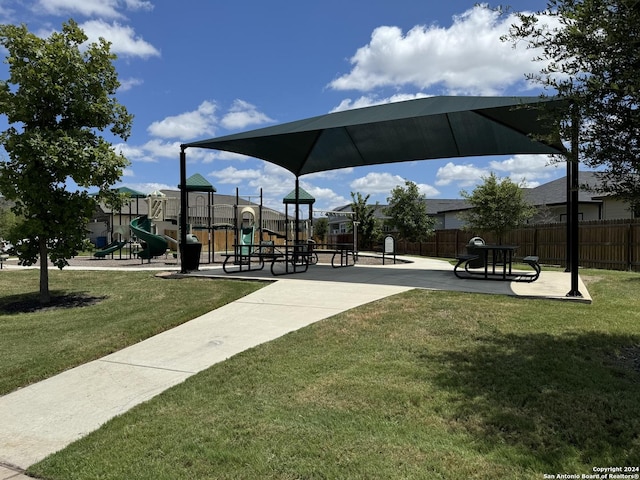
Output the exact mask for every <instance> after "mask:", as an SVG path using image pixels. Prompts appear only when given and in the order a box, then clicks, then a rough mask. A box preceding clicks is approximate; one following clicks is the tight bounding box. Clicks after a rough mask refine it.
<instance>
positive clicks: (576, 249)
mask: <svg viewBox="0 0 640 480" xmlns="http://www.w3.org/2000/svg"><path fill="white" fill-rule="evenodd" d="M572 108H573V112H572V119H571V157H570V162H569V163H570V164H571V199H570V201H571V207H570V208H571V211H570V212H568V213H569V215H570V217H569V218H567V220H568V221H569V220H570V223H571V240H570V242H571V250H570V252H571V253H570V256H571V290H570V291H569V293H567V297H582V293H580V290H579V286H578V267H579V264H580V239H579V238H578V237H579V235H580V225H579V221H580V219H579V216H580V208H579V190H580V182H579V178H578V176H579V173H578V172H579V155H578V148H579V132H578V128H579V125H578V121H579V120H578V112H577V107H576V106H575V104H574V105H572ZM567 200H569V199H567Z"/></svg>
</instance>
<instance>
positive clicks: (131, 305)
mask: <svg viewBox="0 0 640 480" xmlns="http://www.w3.org/2000/svg"><path fill="white" fill-rule="evenodd" d="M38 281H39V272H38V271H37V270H20V271H15V270H13V271H12V270H3V271H2V272H0V292H1V293H0V395H4V394H6V393H9V392H10V391H13V390H15V389H16V388H19V387H23V386H25V385H28V384H30V383H33V382H36V381H39V380H42V379H44V378H47V377H49V376H51V375H54V374H56V373H59V372H61V371H63V370H67V369H69V368H71V367H75V366H77V365H80V364H83V363H86V362H88V361H91V360H94V359H96V358H100V357H102V356H104V355H107V354H109V353H112V352H115V351H117V350H120V349H122V348H124V347H126V346H128V345H132V344H134V343H137V342H139V341H141V340H144V339H145V338H148V337H150V336H153V335H155V334H157V333H160V332H162V331H164V330H167V329H169V328H172V327H175V326H176V325H180V324H181V323H184V322H186V321H188V320H191V319H193V318H196V317H198V316H200V315H202V314H203V313H206V312H208V311H210V310H214V309H216V308H218V307H220V306H222V305H225V304H226V303H229V302H232V301H233V300H236V299H238V298H242V297H243V296H245V295H247V294H249V293H251V292H252V291H255V290H257V289H259V288H261V287H262V286H263V285H264V284H261V283H258V282H237V281H231V280H221V281H212V280H209V279H198V278H183V279H180V280H165V279H161V278H156V277H155V276H154V272H143V271H138V272H135V271H130V272H114V271H83V272H80V271H68V270H63V271H60V270H57V269H55V270H52V271H50V282H49V284H50V288H51V293H52V295H53V297H54V300H55V301H54V306H53V307H51V308H41V307H40V306H39V305H38V301H37V293H34V292H37V290H38ZM56 303H58V304H59V305H58V306H55V304H56ZM60 303H62V304H61V305H60ZM0 428H2V427H1V426H0Z"/></svg>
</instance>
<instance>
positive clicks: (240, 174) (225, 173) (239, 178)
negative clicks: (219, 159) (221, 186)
mask: <svg viewBox="0 0 640 480" xmlns="http://www.w3.org/2000/svg"><path fill="white" fill-rule="evenodd" d="M208 176H209V177H213V178H215V179H217V181H218V183H225V184H233V185H238V184H240V183H242V182H246V181H250V180H255V179H258V178H260V177H261V176H262V172H261V171H260V170H256V169H250V168H249V169H245V170H238V169H237V168H235V167H226V168H223V169H222V170H214V171H213V172H209V174H208Z"/></svg>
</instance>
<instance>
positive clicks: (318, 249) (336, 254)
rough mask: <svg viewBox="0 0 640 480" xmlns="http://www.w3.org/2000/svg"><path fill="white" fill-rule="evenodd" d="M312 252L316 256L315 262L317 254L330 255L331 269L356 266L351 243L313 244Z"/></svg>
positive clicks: (354, 252)
mask: <svg viewBox="0 0 640 480" xmlns="http://www.w3.org/2000/svg"><path fill="white" fill-rule="evenodd" d="M313 251H314V253H315V254H316V260H317V254H321V253H325V254H330V255H331V266H332V267H333V268H341V267H352V266H353V265H355V264H356V251H355V249H354V248H353V243H314V244H313Z"/></svg>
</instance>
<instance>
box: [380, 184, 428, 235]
mask: <svg viewBox="0 0 640 480" xmlns="http://www.w3.org/2000/svg"><path fill="white" fill-rule="evenodd" d="M426 200H427V199H426V196H425V195H423V194H421V193H420V191H419V190H418V186H417V185H416V184H415V183H414V182H412V181H410V180H405V182H404V186H402V185H398V186H396V187H395V188H394V189H393V190H391V196H390V197H388V198H387V202H388V203H389V206H388V207H387V208H386V213H387V215H388V216H389V218H388V220H387V224H388V225H389V226H390V227H391V228H394V229H396V230H397V231H398V233H399V234H400V237H401V238H402V239H404V240H408V241H410V242H419V241H422V240H425V239H426V238H427V237H429V235H431V234H432V233H433V228H434V225H435V220H434V219H433V218H431V217H430V216H429V215H428V213H427V203H426Z"/></svg>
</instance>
